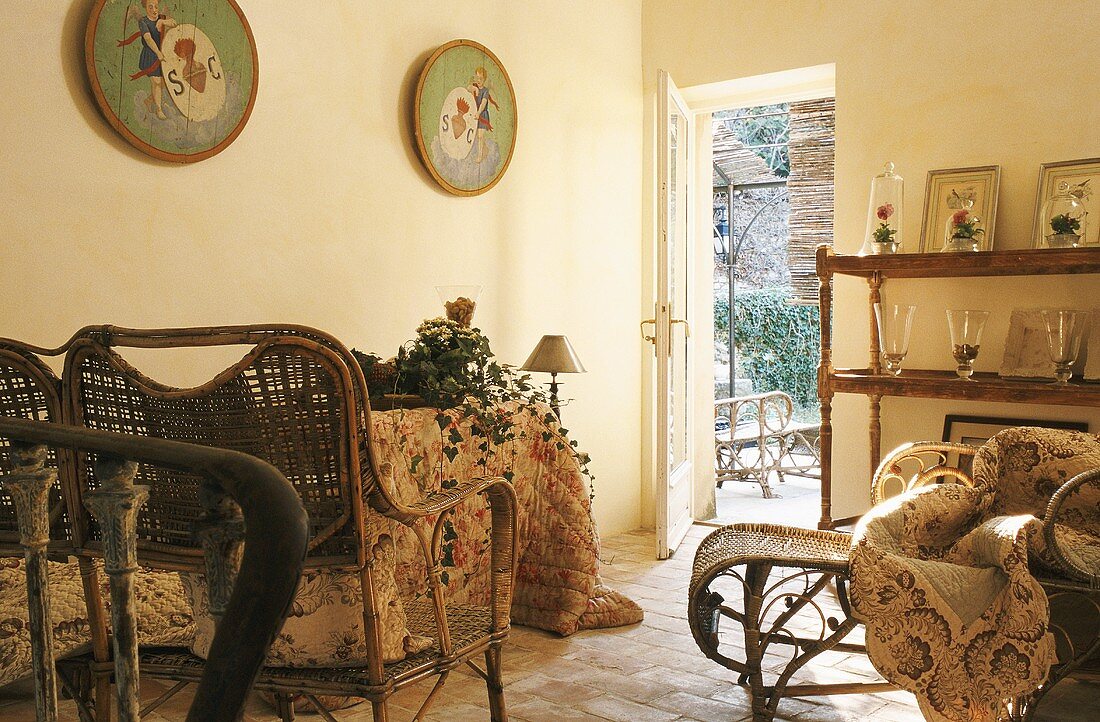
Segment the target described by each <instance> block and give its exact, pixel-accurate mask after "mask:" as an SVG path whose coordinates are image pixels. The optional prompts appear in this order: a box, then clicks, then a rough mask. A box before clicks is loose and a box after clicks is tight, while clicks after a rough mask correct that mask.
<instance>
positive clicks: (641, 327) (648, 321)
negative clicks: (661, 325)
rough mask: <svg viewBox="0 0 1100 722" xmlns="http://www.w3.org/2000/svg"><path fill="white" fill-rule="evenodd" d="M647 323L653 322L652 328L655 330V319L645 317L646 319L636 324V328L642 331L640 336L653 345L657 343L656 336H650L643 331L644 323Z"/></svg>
mask: <svg viewBox="0 0 1100 722" xmlns="http://www.w3.org/2000/svg"><path fill="white" fill-rule="evenodd" d="M647 323H651V324H653V330H654V332H656V330H657V319H655V318H647V319H646V320H644V321H642V322H641V323H640V324H638V329H639V330H640V331H641V333H642V338H643V339H645V340H646V341H649V342H650V343H651V344H653V345H654V346H656V345H657V337H656V336H650V335H648V334H646V332H645V325H646V324H647Z"/></svg>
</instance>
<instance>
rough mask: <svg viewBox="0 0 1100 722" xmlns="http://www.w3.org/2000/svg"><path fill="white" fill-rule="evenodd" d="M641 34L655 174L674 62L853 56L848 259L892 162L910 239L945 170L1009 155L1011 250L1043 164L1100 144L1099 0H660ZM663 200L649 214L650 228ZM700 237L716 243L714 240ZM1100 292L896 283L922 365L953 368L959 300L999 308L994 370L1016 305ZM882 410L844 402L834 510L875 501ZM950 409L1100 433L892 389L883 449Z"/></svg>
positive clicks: (891, 298)
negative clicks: (871, 480)
mask: <svg viewBox="0 0 1100 722" xmlns="http://www.w3.org/2000/svg"><path fill="white" fill-rule="evenodd" d="M642 27H643V33H642V35H643V37H642V59H643V82H644V92H645V97H646V109H647V116H646V121H645V131H644V139H645V141H646V143H647V146H646V150H645V153H644V154H643V158H644V159H645V168H644V169H643V172H644V173H645V177H646V179H647V181H648V182H649V183H652V180H651V179H652V153H653V150H652V136H653V118H652V107H651V102H650V98H652V97H653V94H654V92H655V90H656V87H657V70H658V68H662V69H665V70H668V71H669V72H670V73H671V75H672V77H673V78H674V79H675V81H676V82H677V83H678V84H679V86H680V87H681V88H683V87H689V86H694V85H699V84H705V83H713V82H719V81H725V80H730V79H734V78H741V77H746V76H752V75H758V74H763V73H769V72H775V71H779V70H787V69H793V68H800V67H807V66H813V65H820V64H823V63H834V62H835V63H836V97H837V154H836V186H837V187H836V230H837V238H836V247H837V250H838V251H839V252H842V253H854V252H856V251H857V250H858V249H859V246H860V244H861V242H862V238H861V237H862V234H863V231H864V224H865V223H866V211H867V190H868V184H869V180H870V178H871V176H873V175H874V174H875V173H877V172H878V171H879V170H880V168H881V166H882V163H883V162H885V161H887V160H893V161H894V162H895V163H896V164H897V166H898V171H899V172H900V173H901V174H902V175H903V176H904V177H905V178H906V192H905V205H906V209H907V211H908V212H907V213H906V226H905V228H904V229H903V233H904V234H905V239H906V240H905V243H906V246H908V247H909V248H910V249H913V248H914V247H915V246H916V244H917V241H918V236H919V233H920V217H921V212H920V211H921V207H922V204H923V197H924V178H925V174H926V173H927V171H928V170H930V169H936V168H950V167H963V166H974V165H987V164H1000V165H1001V168H1002V178H1001V196H1000V207H999V211H998V218H997V224H996V246H997V247H998V248H1002V249H1005V248H1025V247H1028V246H1029V245H1030V239H1029V235H1030V229H1031V222H1032V213H1033V210H1034V206H1035V186H1036V180H1037V175H1038V169H1039V164H1040V163H1042V162H1046V161H1056V160H1067V159H1072V158H1087V157H1095V156H1098V155H1100V140H1098V139H1097V138H1098V136H1097V133H1096V129H1097V128H1098V127H1100V102H1098V101H1097V97H1096V88H1097V86H1098V85H1100V63H1098V62H1097V54H1096V49H1095V45H1094V44H1092V43H1090V42H1088V41H1087V40H1086V39H1087V38H1091V37H1095V36H1096V34H1097V32H1098V31H1100V6H1098V5H1097V4H1096V3H1094V2H1090V1H1088V0H1060V1H1059V2H1044V3H1036V2H1032V1H1029V0H978V1H975V2H969V3H965V4H958V3H950V2H946V1H945V0H911V1H909V2H904V3H899V2H887V1H885V0H874V1H868V0H830V1H829V2H825V1H824V0H819V1H816V2H811V1H809V0H797V1H796V0H773V2H767V3H761V2H746V1H744V0H737V1H733V0H712V1H698V2H692V3H685V2H677V1H675V0H646V1H645V2H644V8H643V23H642ZM1068 28H1072V29H1073V30H1072V32H1068V31H1067V29H1068ZM646 187H647V191H646V192H645V193H643V198H644V199H645V200H646V202H647V203H648V202H649V201H648V198H649V189H650V188H651V185H647V186H646ZM651 210H652V209H651V207H649V206H647V207H646V208H644V209H643V217H644V218H645V219H646V222H645V223H643V233H644V234H645V233H649V232H650V224H649V222H648V221H649V219H650V216H651ZM700 243H701V245H700V249H702V251H703V252H704V253H709V248H710V240H709V238H708V239H701V241H700ZM646 267H648V259H647V266H646ZM646 288H648V285H647V286H646ZM836 291H837V304H838V307H837V310H836V315H835V332H834V335H835V337H836V354H835V362H836V363H837V364H838V365H849V366H856V365H865V364H866V358H867V350H866V349H867V346H868V331H867V328H868V314H867V308H866V286H865V285H862V284H860V283H857V282H855V281H846V280H841V281H839V282H838V283H837V289H836ZM1098 292H1100V280H1098V279H1096V278H1095V277H1077V278H1065V277H1055V278H1046V279H1025V278H1000V279H978V280H966V279H956V280H945V281H931V282H929V281H919V282H917V281H911V282H904V283H903V282H897V281H891V282H889V283H888V284H887V285H886V287H885V289H884V300H885V301H886V302H899V301H902V300H905V301H906V302H912V303H916V304H918V305H919V306H920V309H919V310H918V317H917V321H916V325H915V328H914V338H915V340H914V342H913V344H912V346H913V348H912V351H911V354H910V358H909V359H908V360H907V363H910V364H912V365H913V366H914V367H917V366H923V367H931V368H944V369H946V368H950V367H951V361H950V357H949V355H948V352H947V349H948V337H947V325H946V319H945V315H944V310H945V309H946V308H947V307H948V305H951V306H955V307H979V308H982V307H984V308H990V309H993V310H994V314H993V316H992V318H991V320H990V322H989V327H988V329H987V335H986V338H985V340H984V343H983V347H984V348H983V351H982V354H981V356H980V357H979V358H978V361H977V364H976V366H977V368H978V370H982V371H995V370H996V369H997V368H998V366H999V364H1000V360H1001V353H1002V349H1003V345H1004V340H1005V336H1006V334H1007V330H1008V328H1007V327H1008V319H1009V312H1010V309H1011V308H1012V307H1013V306H1042V305H1055V304H1072V305H1076V306H1092V305H1095V303H1096V302H1095V299H1096V297H1097V293H1098ZM705 321H706V319H705V318H699V319H697V323H701V322H705ZM866 408H867V406H866V401H865V400H864V399H863V398H862V397H854V396H839V397H837V400H836V403H835V404H834V416H835V422H836V423H835V427H834V429H835V436H834V440H835V444H836V446H835V452H834V462H835V463H834V469H833V471H834V517H844V516H849V515H854V514H857V513H860V512H862V511H863V510H864V509H865V508H866V507H867V493H866V485H867V479H868V458H869V457H868V449H867V432H866V414H867V412H866ZM945 413H969V414H974V415H994V416H1025V417H1032V418H1049V419H1084V420H1088V421H1089V422H1090V423H1091V427H1092V429H1093V430H1094V431H1100V412H1097V411H1094V410H1089V409H1084V408H1077V407H1065V408H1059V407H1045V406H1021V405H1008V404H979V403H967V402H962V401H952V402H932V401H922V400H901V399H886V400H884V403H883V420H884V424H883V449H884V450H888V449H890V448H892V447H894V446H895V445H897V444H899V443H902V442H903V441H907V440H915V439H927V438H937V439H938V438H939V436H940V433H941V429H942V425H943V415H944V414H945ZM643 495H644V498H645V499H646V503H644V504H643V521H647V522H649V523H652V518H653V516H652V515H653V511H652V502H651V492H650V491H649V489H646V490H645V491H644V492H643Z"/></svg>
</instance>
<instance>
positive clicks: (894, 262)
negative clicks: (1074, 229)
mask: <svg viewBox="0 0 1100 722" xmlns="http://www.w3.org/2000/svg"><path fill="white" fill-rule="evenodd" d="M823 266H824V267H823ZM830 271H831V272H832V273H835V274H841V275H845V276H862V277H865V278H866V277H870V276H871V274H872V273H874V272H875V271H879V272H881V274H882V275H883V277H885V278H946V277H973V276H1044V275H1061V274H1072V273H1100V248H1070V249H1065V250H1062V249H1058V250H1054V249H1041V250H1040V249H1032V250H1023V251H979V252H977V253H898V254H894V255H882V256H847V255H844V256H842V255H832V254H829V255H819V256H818V274H819V275H820V274H821V273H823V272H830Z"/></svg>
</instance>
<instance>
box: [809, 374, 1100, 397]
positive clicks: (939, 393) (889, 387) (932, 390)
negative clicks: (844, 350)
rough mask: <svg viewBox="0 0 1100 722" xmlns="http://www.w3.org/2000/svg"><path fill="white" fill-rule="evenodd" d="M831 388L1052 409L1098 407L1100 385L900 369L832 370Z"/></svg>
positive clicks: (853, 391) (837, 390)
mask: <svg viewBox="0 0 1100 722" xmlns="http://www.w3.org/2000/svg"><path fill="white" fill-rule="evenodd" d="M830 384H831V385H832V388H833V390H834V391H835V392H837V393H850V394H880V395H882V396H908V397H914V398H922V399H963V400H967V401H1007V402H1014V403H1023V404H1049V405H1053V406H1097V405H1100V384H1092V383H1085V382H1083V381H1077V380H1075V381H1071V382H1070V383H1069V384H1065V385H1061V384H1055V383H1054V382H1053V381H1043V380H1020V379H1004V378H1001V377H1000V376H998V375H997V374H995V373H976V374H974V380H973V381H963V380H962V379H960V378H958V377H957V376H956V375H955V372H954V371H934V370H928V369H905V368H903V369H902V372H901V376H886V375H881V374H879V375H875V374H873V373H872V372H871V370H870V369H835V370H834V372H833V374H832V376H831V377H830Z"/></svg>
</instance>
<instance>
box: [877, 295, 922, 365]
mask: <svg viewBox="0 0 1100 722" xmlns="http://www.w3.org/2000/svg"><path fill="white" fill-rule="evenodd" d="M916 313H917V307H916V306H908V305H898V304H891V305H883V304H881V303H876V304H875V323H876V324H878V347H879V351H881V352H882V360H883V361H885V362H886V370H887V371H888V372H889V373H891V374H893V375H894V376H899V375H901V362H902V359H904V358H905V354H907V353H909V335H910V333H911V332H912V330H913V317H914V316H915V315H916Z"/></svg>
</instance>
